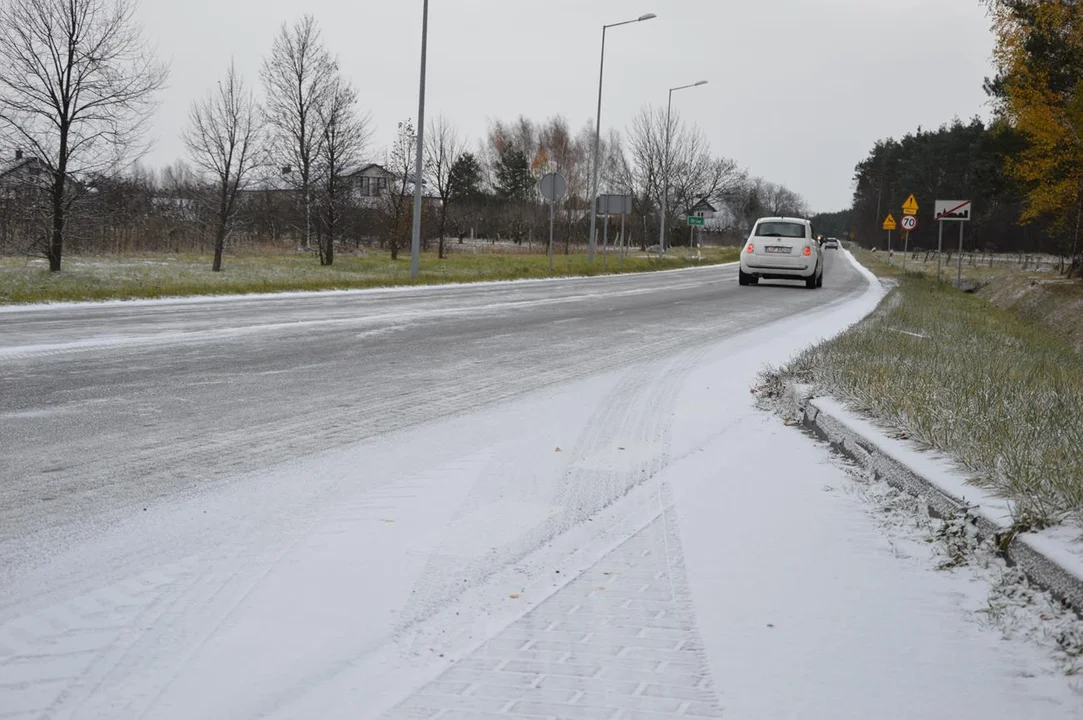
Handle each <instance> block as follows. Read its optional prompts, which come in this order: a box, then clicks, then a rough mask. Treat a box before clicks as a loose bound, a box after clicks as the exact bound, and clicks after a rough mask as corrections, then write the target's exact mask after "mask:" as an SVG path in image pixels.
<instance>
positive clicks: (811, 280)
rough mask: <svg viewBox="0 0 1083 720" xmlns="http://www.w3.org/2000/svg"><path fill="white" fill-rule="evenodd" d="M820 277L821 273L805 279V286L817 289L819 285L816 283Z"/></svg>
mask: <svg viewBox="0 0 1083 720" xmlns="http://www.w3.org/2000/svg"><path fill="white" fill-rule="evenodd" d="M819 277H820V276H819V275H813V276H812V277H810V278H809V279H808V280H806V281H805V287H807V288H808V289H809V290H815V289H816V288H817V287H819V286H818V285H817V284H816V282H817V280H818V279H819Z"/></svg>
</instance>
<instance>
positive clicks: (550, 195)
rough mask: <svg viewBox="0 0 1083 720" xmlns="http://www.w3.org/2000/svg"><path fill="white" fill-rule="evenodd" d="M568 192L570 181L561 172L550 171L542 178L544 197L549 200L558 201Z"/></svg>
mask: <svg viewBox="0 0 1083 720" xmlns="http://www.w3.org/2000/svg"><path fill="white" fill-rule="evenodd" d="M566 192H568V181H567V180H565V179H564V176H563V175H561V174H560V173H549V174H547V175H544V176H543V177H542V179H541V194H542V197H543V198H545V199H546V200H548V201H549V202H556V201H557V200H560V199H561V198H563V197H564V193H566Z"/></svg>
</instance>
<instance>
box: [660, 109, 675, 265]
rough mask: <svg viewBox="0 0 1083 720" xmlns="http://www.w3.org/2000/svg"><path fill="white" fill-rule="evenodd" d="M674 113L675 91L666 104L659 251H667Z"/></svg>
mask: <svg viewBox="0 0 1083 720" xmlns="http://www.w3.org/2000/svg"><path fill="white" fill-rule="evenodd" d="M672 111H673V90H672V89H671V90H670V91H669V102H668V103H666V142H665V145H664V150H663V152H664V153H665V154H664V156H663V157H662V202H661V205H662V220H661V222H659V223H658V251H659V252H662V253H664V252H665V251H666V216H667V215H668V214H669V117H670V113H671V112H672Z"/></svg>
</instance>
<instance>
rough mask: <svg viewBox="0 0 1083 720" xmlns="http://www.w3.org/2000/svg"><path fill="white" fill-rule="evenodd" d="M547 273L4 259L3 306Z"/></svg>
mask: <svg viewBox="0 0 1083 720" xmlns="http://www.w3.org/2000/svg"><path fill="white" fill-rule="evenodd" d="M737 254H738V253H737V251H736V250H734V249H729V248H704V249H703V252H702V254H689V253H687V252H680V251H675V252H672V253H668V254H667V255H666V256H664V257H661V258H658V257H646V256H643V255H640V254H638V253H635V254H629V256H628V257H627V258H625V260H624V261H623V262H621V261H620V259H619V257H618V256H617V255H616V254H610V255H609V256H608V257H607V258H606V261H605V263H604V264H603V262H602V259H601V258H600V257H599V258H598V260H597V261H596V262H594V263H591V262H589V260H588V258H587V256H586V255H583V254H572V255H557V256H556V257H555V258H554V261H553V269H554V275H555V276H573V275H574V276H580V275H600V274H604V273H617V272H626V273H627V272H648V271H652V270H662V269H665V270H670V269H675V268H683V267H694V266H698V265H709V264H717V263H723V262H730V261H733V260H736V259H737ZM548 276H549V262H548V258H547V257H546V255H545V254H544V253H534V254H508V253H478V254H473V253H453V254H451V255H450V256H449V257H448V258H447V259H444V260H440V259H438V258H437V257H436V254H435V253H426V254H425V255H424V257H423V258H422V263H421V274H420V276H419V278H418V279H417V280H415V281H411V280H410V263H409V254H408V253H407V254H405V255H402V256H400V258H399V259H398V260H394V261H393V260H391V258H390V256H389V255H388V254H387V253H383V252H375V251H370V252H367V253H365V254H364V255H356V254H351V253H346V252H343V253H340V254H339V255H338V256H337V257H336V258H335V263H334V265H332V266H331V267H321V266H320V265H319V263H318V262H317V261H316V259H315V258H314V257H313V256H312V255H311V254H299V253H287V252H282V253H271V252H267V253H249V254H238V255H227V256H226V258H225V261H224V270H223V271H222V272H219V273H215V272H211V257H210V256H209V255H198V254H144V255H119V256H96V257H69V258H67V259H66V260H65V263H64V269H63V271H62V272H60V273H50V272H49V271H48V267H47V266H46V264H45V262H44V260H41V259H31V260H27V259H26V258H11V257H6V258H0V304H10V303H37V302H56V301H76V300H109V299H133V298H159V297H175V296H186V295H214V294H243V293H257V292H283V291H291V290H293V291H296V290H335V289H356V288H370V287H385V286H395V285H410V284H418V285H424V284H434V283H457V282H476V281H484V280H521V279H527V278H543V277H548Z"/></svg>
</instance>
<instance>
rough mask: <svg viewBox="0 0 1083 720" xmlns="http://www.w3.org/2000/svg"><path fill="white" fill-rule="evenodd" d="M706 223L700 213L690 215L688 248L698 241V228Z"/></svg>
mask: <svg viewBox="0 0 1083 720" xmlns="http://www.w3.org/2000/svg"><path fill="white" fill-rule="evenodd" d="M704 224H705V220H704V218H701V217H700V216H699V215H689V216H688V248H689V249H691V248H692V246H693V245H695V242H696V228H701V227H703V226H704Z"/></svg>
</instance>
